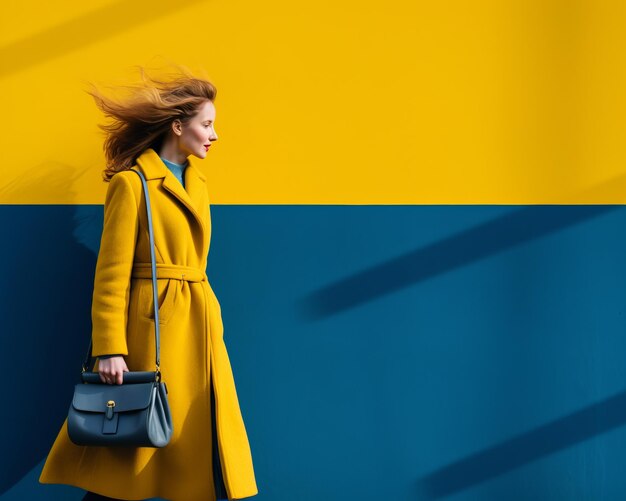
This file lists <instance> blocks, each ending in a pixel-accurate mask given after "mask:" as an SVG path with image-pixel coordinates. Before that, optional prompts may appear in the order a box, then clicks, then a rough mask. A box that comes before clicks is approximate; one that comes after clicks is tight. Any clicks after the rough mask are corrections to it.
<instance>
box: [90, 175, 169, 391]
mask: <svg viewBox="0 0 626 501" xmlns="http://www.w3.org/2000/svg"><path fill="white" fill-rule="evenodd" d="M129 170H130V171H132V172H134V173H135V174H137V175H138V176H139V178H140V179H141V184H142V186H143V193H144V195H145V198H146V212H147V215H148V235H149V237H150V262H151V264H152V298H153V301H154V336H155V338H156V344H155V347H156V373H155V374H156V380H157V381H160V377H161V367H160V351H161V350H160V338H161V336H160V327H159V308H158V307H157V305H158V304H159V303H158V293H157V278H156V259H155V257H154V231H153V228H152V209H151V207H150V194H149V193H148V184H147V182H146V178H145V177H144V175H143V174H142V173H141V172H139V171H138V170H134V169H129ZM92 347H93V339H91V338H90V340H89V350H88V351H87V356H86V357H85V361H84V362H83V370H82V372H86V371H89V370H91V362H92V360H93V357H92Z"/></svg>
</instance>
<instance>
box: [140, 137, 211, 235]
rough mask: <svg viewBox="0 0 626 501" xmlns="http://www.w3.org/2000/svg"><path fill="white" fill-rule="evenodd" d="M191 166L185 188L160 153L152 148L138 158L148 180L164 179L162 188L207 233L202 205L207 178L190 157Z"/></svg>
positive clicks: (185, 172) (187, 169) (188, 169)
mask: <svg viewBox="0 0 626 501" xmlns="http://www.w3.org/2000/svg"><path fill="white" fill-rule="evenodd" d="M188 160H189V165H188V166H187V168H186V169H185V171H184V176H185V187H186V189H185V188H183V185H182V184H180V182H179V181H178V179H176V176H174V174H172V172H171V171H170V170H169V169H168V168H167V166H166V165H165V164H164V163H163V160H161V157H159V155H158V153H157V152H156V151H154V150H153V149H152V148H148V149H146V150H145V151H144V152H143V153H142V154H141V155H140V156H139V157H138V158H137V164H138V165H139V166H140V167H141V170H142V171H143V174H144V175H145V176H146V180H150V179H159V178H160V179H163V182H162V186H163V188H164V189H165V190H166V191H168V192H169V193H170V194H171V195H172V196H173V197H175V198H177V199H178V200H179V201H180V203H182V204H183V206H184V207H185V208H186V209H187V210H188V211H189V212H190V213H191V215H192V216H193V217H194V218H195V219H196V221H198V224H199V225H200V227H201V228H202V230H203V232H206V227H205V222H204V221H203V220H202V217H201V215H200V214H201V211H200V204H201V201H202V198H203V197H202V195H203V191H204V190H205V181H206V177H205V176H204V174H203V173H202V172H200V169H199V168H198V165H197V163H196V159H195V158H194V157H192V156H190V157H188Z"/></svg>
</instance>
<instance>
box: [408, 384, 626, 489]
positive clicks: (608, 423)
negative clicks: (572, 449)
mask: <svg viewBox="0 0 626 501" xmlns="http://www.w3.org/2000/svg"><path fill="white" fill-rule="evenodd" d="M625 423H626V391H623V392H621V393H618V394H616V395H614V396H612V397H609V398H607V399H606V400H603V401H601V402H598V403H595V404H593V405H590V406H588V407H585V408H584V409H581V410H579V411H577V412H574V413H573V414H570V415H569V416H565V417H563V418H560V419H556V420H554V421H552V422H550V423H547V424H545V425H543V426H540V427H538V428H536V429H534V430H532V431H529V432H527V433H524V434H521V435H518V436H516V437H514V438H512V439H510V440H507V441H505V442H503V443H501V444H499V445H496V446H494V447H491V448H488V449H485V450H483V451H481V452H478V453H476V454H473V455H471V456H468V457H466V458H464V459H461V460H459V461H456V462H454V463H452V464H450V465H448V466H445V467H443V468H441V469H439V470H437V471H435V472H433V473H431V474H429V475H427V476H425V477H423V478H422V479H421V481H420V482H419V483H420V487H421V489H422V490H423V492H424V494H425V495H426V496H427V498H428V499H436V498H440V497H444V496H448V495H450V494H453V493H456V492H459V491H461V490H464V489H468V488H470V487H472V486H474V485H476V484H478V483H480V482H483V481H485V480H488V479H490V478H493V477H495V476H497V475H500V474H502V473H505V472H507V471H510V470H512V469H514V468H518V467H520V466H523V465H524V464H526V463H529V462H531V461H534V460H536V459H540V458H542V457H544V456H546V455H548V454H551V453H553V452H556V451H559V450H561V449H564V448H566V447H569V446H571V445H574V444H577V443H579V442H582V441H583V440H586V439H588V438H592V437H594V436H596V435H599V434H600V433H604V432H607V431H609V430H611V429H613V428H617V427H618V426H622V425H624V424H625Z"/></svg>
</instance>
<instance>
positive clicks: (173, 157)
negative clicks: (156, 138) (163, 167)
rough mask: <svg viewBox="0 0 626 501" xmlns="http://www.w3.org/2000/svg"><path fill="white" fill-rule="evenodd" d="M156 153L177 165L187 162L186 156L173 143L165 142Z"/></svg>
mask: <svg viewBox="0 0 626 501" xmlns="http://www.w3.org/2000/svg"><path fill="white" fill-rule="evenodd" d="M157 153H158V155H159V156H160V157H161V158H164V159H165V160H169V161H170V162H172V163H175V164H178V165H184V164H185V163H187V156H186V155H185V154H184V153H183V152H182V151H180V150H179V149H178V147H177V146H176V145H175V144H172V143H165V144H163V146H162V147H161V149H160V150H159V151H158V152H157Z"/></svg>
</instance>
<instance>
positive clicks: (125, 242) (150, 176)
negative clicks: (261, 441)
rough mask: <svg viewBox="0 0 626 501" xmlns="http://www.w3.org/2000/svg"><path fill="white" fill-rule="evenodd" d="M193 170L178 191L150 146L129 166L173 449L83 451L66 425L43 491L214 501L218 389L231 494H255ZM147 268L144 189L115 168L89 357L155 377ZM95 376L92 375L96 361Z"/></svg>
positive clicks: (204, 208) (140, 204) (199, 182)
mask: <svg viewBox="0 0 626 501" xmlns="http://www.w3.org/2000/svg"><path fill="white" fill-rule="evenodd" d="M196 162H197V160H196V159H195V158H194V157H189V165H188V167H187V168H186V169H185V188H183V186H182V185H181V184H180V182H179V181H178V180H177V179H176V177H175V176H174V174H172V172H171V171H170V170H169V169H168V168H167V166H166V165H165V164H164V163H163V161H162V160H161V159H160V158H159V156H158V154H157V153H156V152H155V151H154V150H153V149H150V148H149V149H147V150H145V151H144V152H143V153H142V154H141V156H140V157H139V158H138V159H137V162H136V165H135V166H133V169H138V168H139V169H140V170H141V171H142V172H143V174H144V175H145V177H146V180H147V184H148V189H149V192H150V203H151V206H152V219H153V227H154V241H155V247H156V250H155V256H156V261H157V278H159V280H158V281H157V283H158V297H159V315H160V324H161V333H160V334H161V339H160V342H161V375H162V379H163V381H165V383H166V384H167V388H168V391H169V393H168V400H169V403H170V407H171V411H172V423H173V428H174V430H173V435H172V438H171V441H170V443H169V444H168V445H167V446H165V447H164V448H160V449H157V448H148V447H138V448H133V447H90V446H78V445H75V444H73V443H72V442H71V441H70V440H69V437H68V434H67V419H66V420H65V422H64V423H63V426H62V427H61V430H60V432H59V434H58V436H57V438H56V440H55V442H54V444H53V446H52V449H51V450H50V453H49V454H48V457H47V459H46V463H45V465H44V467H43V470H42V472H41V476H40V478H39V481H40V482H42V483H60V484H69V485H74V486H77V487H80V488H83V489H86V490H90V491H94V492H97V493H99V494H103V495H105V496H109V497H114V498H120V499H146V498H150V497H162V498H165V499H168V500H171V501H207V500H213V499H215V493H214V484H213V473H212V455H211V453H212V436H211V419H212V416H211V407H210V393H209V390H210V387H209V384H211V382H213V383H214V386H213V387H214V392H215V406H216V410H215V412H216V417H217V422H216V425H217V434H218V443H219V452H220V460H221V464H222V473H223V477H224V484H225V486H226V490H227V493H228V497H229V499H240V498H245V497H249V496H253V495H255V494H257V492H258V491H257V486H256V481H255V477H254V470H253V465H252V457H251V453H250V446H249V443H248V437H247V434H246V430H245V426H244V423H243V419H242V416H241V411H240V408H239V402H238V400H237V393H236V388H235V382H234V379H233V374H232V370H231V365H230V360H229V358H228V353H227V351H226V346H225V344H224V340H223V326H222V318H221V310H220V305H219V302H218V300H217V298H216V296H215V294H214V292H213V290H212V289H211V286H210V285H209V282H208V280H207V276H206V271H205V270H206V265H207V255H208V251H209V242H210V238H211V220H210V209H209V197H208V191H207V188H206V184H205V181H206V178H205V176H204V175H203V174H202V173H201V172H200V169H199V168H198V165H197V163H196ZM150 271H151V270H150V247H149V240H148V229H147V216H146V206H145V200H144V198H143V193H142V185H141V180H140V179H139V176H137V175H136V174H134V173H132V172H127V171H122V172H120V173H117V174H115V175H114V176H113V178H112V179H111V181H110V183H109V186H108V189H107V194H106V200H105V205H104V227H103V232H102V240H101V244H100V252H99V254H98V261H97V264H96V274H95V281H94V291H93V305H92V329H93V330H92V340H93V355H94V356H98V355H104V354H113V353H118V354H124V355H126V356H125V359H126V364H127V365H128V368H129V370H131V371H150V370H152V371H153V370H155V339H154V323H153V321H152V320H151V316H153V315H154V310H153V304H152V303H153V299H152V282H151V280H150ZM87 343H88V340H86V344H87ZM77 364H78V361H77ZM77 366H78V367H79V364H78V365H77ZM93 370H94V372H95V371H97V370H98V365H97V363H96V365H95V367H94V369H93ZM77 377H78V374H77Z"/></svg>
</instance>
